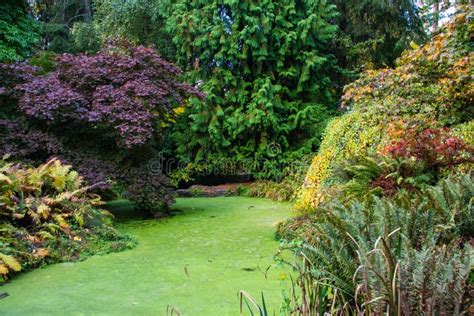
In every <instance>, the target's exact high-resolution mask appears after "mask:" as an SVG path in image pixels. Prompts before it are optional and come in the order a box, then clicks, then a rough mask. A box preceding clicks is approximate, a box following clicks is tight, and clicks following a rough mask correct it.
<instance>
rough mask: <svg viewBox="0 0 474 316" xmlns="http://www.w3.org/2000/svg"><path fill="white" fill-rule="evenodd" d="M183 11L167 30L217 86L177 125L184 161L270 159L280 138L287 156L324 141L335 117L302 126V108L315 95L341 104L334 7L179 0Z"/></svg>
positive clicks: (307, 119) (208, 83) (191, 65)
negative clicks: (331, 47) (331, 44)
mask: <svg viewBox="0 0 474 316" xmlns="http://www.w3.org/2000/svg"><path fill="white" fill-rule="evenodd" d="M174 9H175V10H174V11H173V13H172V16H171V17H170V19H169V20H168V24H167V28H168V29H169V31H170V32H171V33H172V34H173V35H174V42H175V43H176V44H177V46H178V52H179V53H178V56H177V59H178V60H179V61H180V63H181V66H182V67H183V68H184V69H185V70H186V71H187V75H188V77H189V78H190V79H192V80H203V81H204V85H203V90H204V91H205V92H206V94H207V99H206V100H202V101H200V102H199V101H192V106H190V107H189V108H188V109H187V110H186V112H185V114H184V115H183V117H182V121H181V122H178V125H177V127H176V128H175V131H174V136H173V137H174V139H175V143H177V144H178V145H177V151H178V154H179V156H180V158H181V159H183V160H187V159H190V160H191V161H195V162H196V161H197V160H198V158H199V159H204V160H207V161H209V162H210V163H211V164H212V163H213V162H214V161H215V162H216V163H218V160H219V159H231V160H233V161H235V162H240V161H242V160H243V159H251V160H263V159H268V158H270V157H268V150H267V148H266V147H267V145H268V144H279V146H281V149H282V152H281V154H280V155H279V156H278V157H271V158H272V160H274V162H272V163H275V164H278V161H284V160H285V159H288V158H285V157H288V156H289V155H291V154H290V153H291V152H294V151H296V150H299V149H300V148H301V146H302V145H303V146H307V147H305V148H304V151H311V150H315V149H316V148H313V144H317V143H319V138H320V135H321V134H320V133H321V131H322V129H323V127H324V125H325V123H326V119H322V118H321V117H313V116H311V115H300V116H299V118H298V124H294V120H295V118H294V116H295V115H298V113H299V112H300V111H306V113H309V112H308V111H307V109H308V107H311V106H313V104H315V103H317V104H319V105H320V106H321V108H327V109H329V108H332V107H333V106H334V102H333V100H334V98H332V95H333V91H331V90H330V89H331V85H332V82H331V79H330V77H331V76H332V75H333V74H334V73H337V71H338V70H337V69H336V68H334V66H333V57H332V56H331V55H330V54H329V53H328V52H327V51H325V49H324V46H325V45H326V44H327V43H328V41H330V40H331V39H332V38H333V36H334V35H335V32H336V29H337V26H336V25H334V24H332V21H331V19H332V18H333V17H334V16H336V15H337V12H336V10H335V7H334V6H333V5H331V4H329V3H327V1H294V0H293V1H285V2H281V1H271V0H265V1H259V2H254V1H226V2H225V4H221V3H219V2H216V1H208V2H193V3H189V2H188V1H178V3H177V4H176V5H175V7H174ZM184 21H192V25H186V23H185V22H184ZM197 65H198V67H197ZM322 112H324V111H321V112H320V113H322ZM313 113H314V112H313ZM324 115H325V116H326V117H327V116H329V111H327V112H326V113H324ZM190 131H192V133H190ZM185 139H193V141H191V142H190V141H186V142H184V143H182V142H183V140H185ZM309 140H311V141H309ZM197 153H199V155H197ZM216 157H219V158H218V159H217V160H216ZM272 168H273V167H272ZM275 171H276V169H275V170H271V172H268V173H267V174H266V175H263V176H267V177H268V176H269V174H270V173H272V172H273V173H275ZM277 173H278V172H277Z"/></svg>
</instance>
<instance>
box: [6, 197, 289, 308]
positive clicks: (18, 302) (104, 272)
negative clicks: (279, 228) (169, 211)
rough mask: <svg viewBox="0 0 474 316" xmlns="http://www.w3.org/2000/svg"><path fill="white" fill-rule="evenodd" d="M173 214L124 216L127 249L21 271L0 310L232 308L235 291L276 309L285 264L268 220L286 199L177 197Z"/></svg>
mask: <svg viewBox="0 0 474 316" xmlns="http://www.w3.org/2000/svg"><path fill="white" fill-rule="evenodd" d="M174 209H175V210H179V211H180V212H178V215H176V216H173V217H171V218H167V219H163V220H151V219H148V220H142V219H140V220H138V219H128V220H126V221H122V222H120V223H118V225H117V228H118V229H119V230H120V231H122V232H124V233H128V234H130V235H132V236H134V237H136V238H137V239H138V242H139V244H138V246H137V247H136V248H134V249H132V250H128V251H124V252H120V253H113V254H109V255H105V256H94V257H91V258H89V259H87V260H86V261H83V262H75V263H62V264H55V265H51V266H47V267H45V268H42V269H39V270H36V271H32V272H30V273H26V274H24V275H21V276H19V277H18V278H16V279H14V280H13V282H11V283H9V284H7V285H5V286H4V287H2V288H0V291H1V292H3V291H6V292H8V293H9V294H10V296H8V297H7V298H5V299H2V300H0V314H1V315H44V314H48V315H90V314H94V315H97V314H100V315H104V314H106V315H111V314H113V315H130V314H133V315H165V314H166V310H167V306H174V307H176V308H177V309H179V310H180V311H181V313H182V315H239V298H238V292H239V291H240V290H246V291H248V292H250V293H252V294H253V295H254V296H255V297H260V292H263V293H264V295H265V300H266V303H267V306H270V307H271V308H270V310H271V311H275V312H276V313H278V310H277V309H278V306H279V303H280V302H281V291H282V289H283V287H284V286H285V284H282V283H285V282H286V281H284V279H285V275H286V273H287V272H286V271H284V270H283V268H281V267H275V266H272V267H271V268H270V269H269V270H268V272H266V269H267V267H269V266H270V265H272V263H273V260H272V259H273V255H274V254H275V253H276V251H277V248H278V243H277V242H276V241H275V240H274V237H273V231H274V227H273V224H274V223H276V222H278V221H280V220H283V219H285V218H286V217H288V216H289V214H290V205H289V204H283V203H276V202H272V201H268V200H263V199H255V198H245V197H220V198H189V199H178V201H177V203H176V204H175V206H174Z"/></svg>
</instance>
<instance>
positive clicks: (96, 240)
mask: <svg viewBox="0 0 474 316" xmlns="http://www.w3.org/2000/svg"><path fill="white" fill-rule="evenodd" d="M91 189H93V187H90V186H85V185H84V183H83V180H82V178H81V177H80V176H79V175H78V173H77V172H75V171H73V170H72V169H71V166H68V165H63V164H61V162H60V161H59V160H57V159H51V160H50V161H48V162H47V163H46V164H43V165H40V166H38V167H30V166H25V165H20V164H14V163H9V162H7V161H5V160H0V219H1V224H0V282H1V283H3V282H5V281H6V280H8V279H9V278H10V277H11V276H12V275H14V274H16V273H18V272H20V271H25V270H29V269H31V268H35V267H38V266H41V265H43V264H45V263H53V262H61V261H75V260H81V259H84V258H86V257H87V256H90V255H93V254H98V253H107V252H111V251H120V250H123V249H127V248H131V247H133V246H134V245H135V241H134V240H133V239H131V238H130V237H127V236H125V235H123V234H120V233H118V232H117V231H116V230H115V229H114V228H113V227H112V224H111V219H112V215H111V214H110V213H109V212H107V211H105V210H104V209H102V208H101V205H102V204H103V203H102V202H101V200H100V197H98V196H97V195H93V194H90V193H89V191H90V190H91Z"/></svg>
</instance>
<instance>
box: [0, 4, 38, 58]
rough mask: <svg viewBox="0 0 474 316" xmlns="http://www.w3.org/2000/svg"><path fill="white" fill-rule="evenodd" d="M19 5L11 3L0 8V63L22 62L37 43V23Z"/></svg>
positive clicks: (21, 5) (22, 6)
mask: <svg viewBox="0 0 474 316" xmlns="http://www.w3.org/2000/svg"><path fill="white" fill-rule="evenodd" d="M21 3H22V1H18V3H14V2H12V1H11V3H5V4H2V5H1V6H0V62H11V61H19V60H23V59H25V58H26V57H28V56H29V55H31V54H32V53H33V50H34V47H35V45H36V44H38V43H39V26H38V23H37V22H36V21H35V20H33V18H32V17H30V16H28V14H27V13H26V10H25V8H24V5H23V4H21Z"/></svg>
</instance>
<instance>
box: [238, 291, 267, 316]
mask: <svg viewBox="0 0 474 316" xmlns="http://www.w3.org/2000/svg"><path fill="white" fill-rule="evenodd" d="M239 299H240V315H243V314H244V303H245V306H246V307H247V310H248V311H249V313H250V315H252V316H253V315H255V312H257V313H258V314H257V315H259V316H268V315H269V314H268V311H267V305H266V303H265V297H264V296H263V293H262V303H261V304H259V303H258V302H257V300H256V299H255V298H253V297H252V295H250V294H249V293H248V292H246V291H244V290H241V291H240V292H239Z"/></svg>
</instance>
